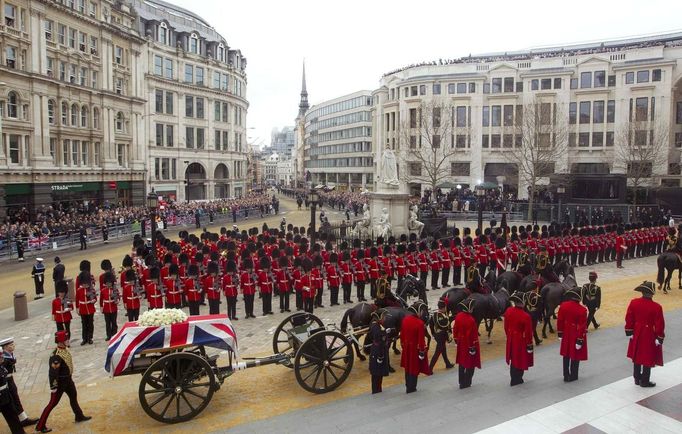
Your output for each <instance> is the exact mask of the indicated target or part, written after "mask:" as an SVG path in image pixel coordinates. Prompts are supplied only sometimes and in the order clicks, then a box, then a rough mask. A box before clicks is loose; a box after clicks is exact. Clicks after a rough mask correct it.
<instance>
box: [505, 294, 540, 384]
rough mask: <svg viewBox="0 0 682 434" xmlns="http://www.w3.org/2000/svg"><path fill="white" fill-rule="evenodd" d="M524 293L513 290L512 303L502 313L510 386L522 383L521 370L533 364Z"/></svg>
mask: <svg viewBox="0 0 682 434" xmlns="http://www.w3.org/2000/svg"><path fill="white" fill-rule="evenodd" d="M524 298H525V297H524V294H523V293H521V292H518V291H516V292H514V293H513V294H512V295H511V296H510V297H509V301H510V302H511V303H513V305H512V307H509V308H508V309H507V311H506V312H505V313H504V333H505V334H506V335H507V364H508V365H509V376H510V377H511V382H510V385H511V386H516V385H517V384H523V372H524V371H526V370H528V368H530V367H531V366H533V327H532V320H531V317H530V314H529V313H528V312H526V310H525V308H524V307H525V300H524Z"/></svg>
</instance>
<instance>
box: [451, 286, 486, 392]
mask: <svg viewBox="0 0 682 434" xmlns="http://www.w3.org/2000/svg"><path fill="white" fill-rule="evenodd" d="M474 305H475V302H474V300H473V299H471V298H468V299H466V300H464V301H463V302H461V303H460V304H459V307H460V308H461V312H459V313H458V314H457V316H456V317H455V323H454V326H453V327H452V338H453V339H454V340H455V345H457V358H456V360H455V362H456V363H457V364H458V365H459V388H460V389H466V388H467V387H471V380H472V379H473V378H474V370H475V368H478V369H481V347H480V345H479V342H478V327H477V324H476V320H475V319H474Z"/></svg>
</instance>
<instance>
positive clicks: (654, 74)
mask: <svg viewBox="0 0 682 434" xmlns="http://www.w3.org/2000/svg"><path fill="white" fill-rule="evenodd" d="M651 81H661V70H660V69H654V70H653V71H651Z"/></svg>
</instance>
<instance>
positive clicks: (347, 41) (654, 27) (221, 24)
mask: <svg viewBox="0 0 682 434" xmlns="http://www.w3.org/2000/svg"><path fill="white" fill-rule="evenodd" d="M167 1H170V2H172V3H174V4H177V5H178V6H181V7H184V8H186V9H189V10H191V11H193V12H195V13H197V14H198V15H200V16H201V17H203V18H204V19H205V20H207V21H208V22H209V23H210V24H211V25H212V26H213V27H215V29H216V30H217V31H218V32H219V33H220V34H221V35H223V37H225V38H226V39H227V42H228V45H230V47H231V48H239V49H240V50H242V53H243V54H244V55H245V56H246V57H247V61H248V65H247V76H248V86H247V99H248V100H249V104H250V107H249V111H248V120H247V122H248V126H249V127H250V128H252V129H250V130H249V132H248V141H249V143H254V144H257V145H260V147H261V148H262V147H263V146H267V145H268V144H269V143H270V132H271V130H272V128H273V127H282V126H285V125H293V124H294V119H295V117H296V115H297V113H298V102H299V99H300V96H299V94H300V92H301V65H302V62H303V60H304V59H305V62H306V78H307V85H308V94H309V97H308V99H309V101H310V104H311V106H312V105H314V104H316V103H318V102H322V101H325V100H328V99H331V98H336V97H338V96H342V95H345V94H348V93H352V92H355V91H358V90H363V89H369V90H372V89H376V88H377V87H378V85H379V80H380V79H381V76H382V75H383V74H384V73H386V72H388V71H391V70H394V69H397V68H400V67H402V66H406V65H409V64H412V63H419V62H422V61H432V60H438V59H440V58H442V59H452V58H458V57H462V56H468V55H469V54H483V53H490V52H505V51H515V50H522V49H527V48H534V47H540V46H548V45H550V46H553V45H563V44H570V43H576V42H588V41H599V40H605V39H616V38H620V37H627V36H636V35H646V34H652V33H663V32H668V31H674V30H680V29H682V23H681V22H680V21H679V17H680V16H682V2H679V1H672V0H668V1H664V0H648V1H646V2H643V1H630V0H626V1H611V0H604V1H594V0H590V1H586V0H574V1H566V2H553V1H546V0H542V1H535V0H533V1H516V2H510V1H504V0H488V1H485V2H463V1H462V2H460V1H445V0H440V1H438V0H420V1H405V0H393V1H386V0H381V1H379V0H362V1H361V0H345V1H343V2H340V1H339V2H327V1H319V0H318V1H312V0H289V1H281V0H279V1H277V0H275V1H271V0H267V1H234V2H233V1H225V0H167Z"/></svg>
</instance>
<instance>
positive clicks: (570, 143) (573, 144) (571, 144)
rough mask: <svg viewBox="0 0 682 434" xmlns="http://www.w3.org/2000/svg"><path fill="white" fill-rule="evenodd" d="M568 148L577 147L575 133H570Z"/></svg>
mask: <svg viewBox="0 0 682 434" xmlns="http://www.w3.org/2000/svg"><path fill="white" fill-rule="evenodd" d="M568 146H570V147H571V148H574V147H575V133H568Z"/></svg>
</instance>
